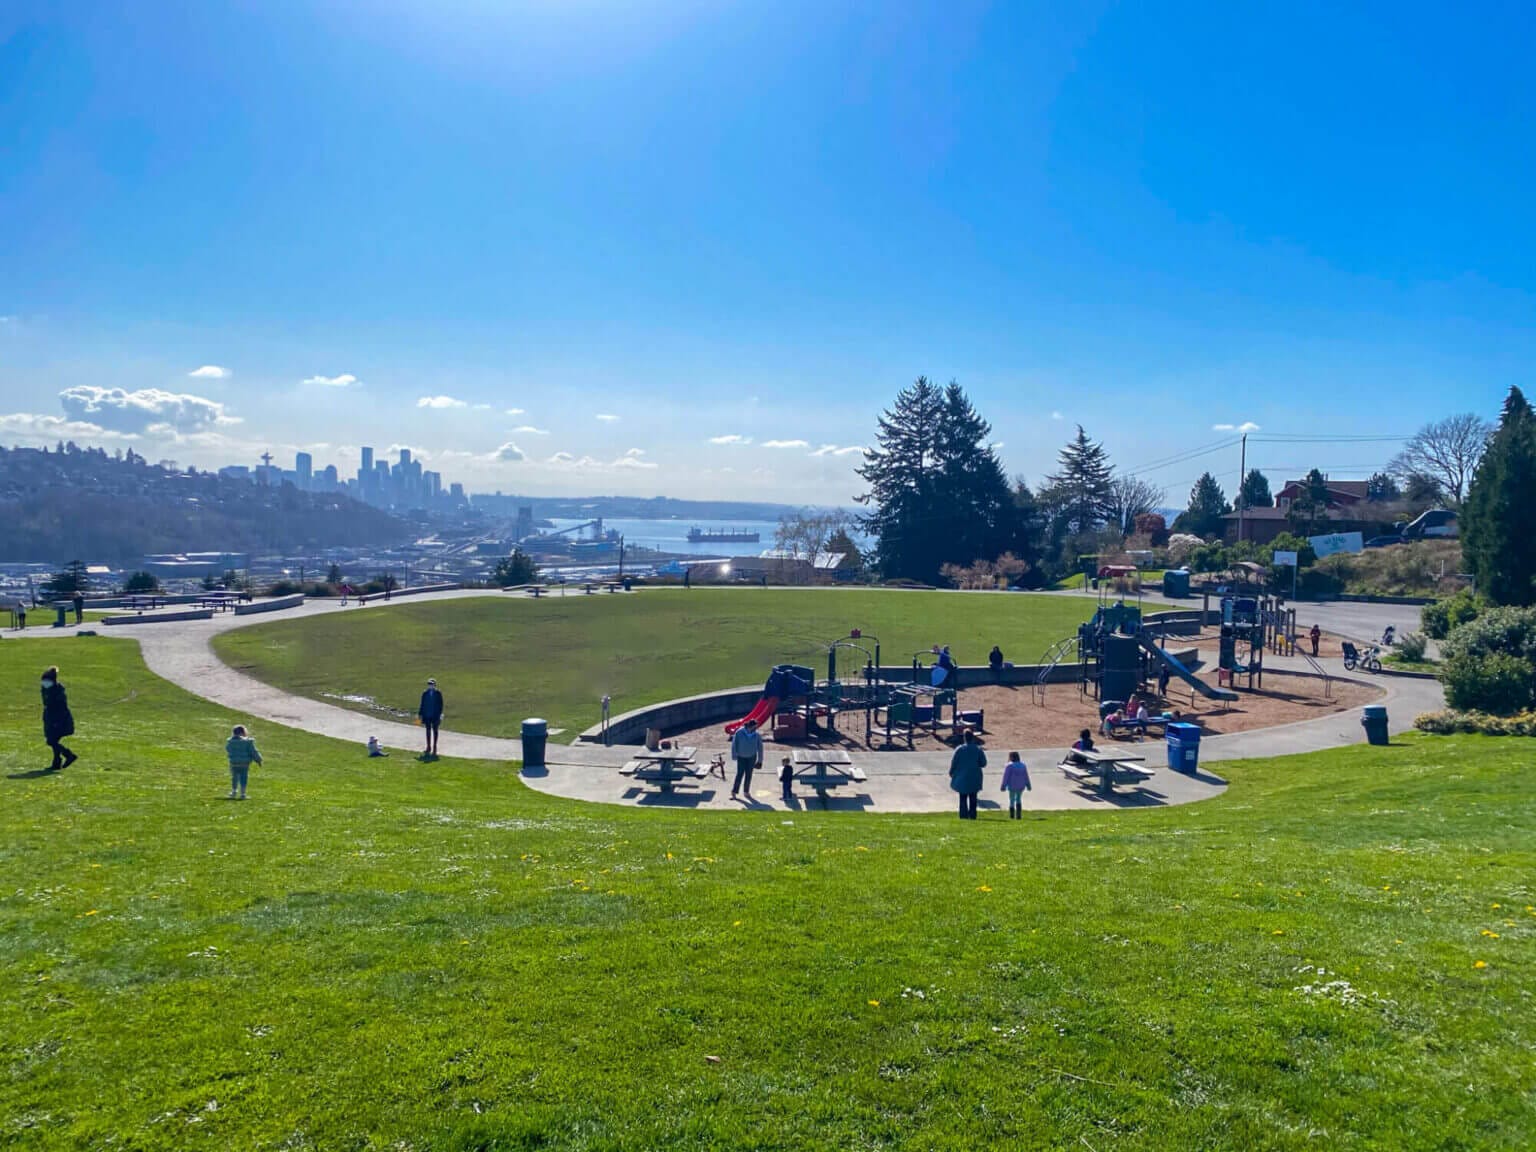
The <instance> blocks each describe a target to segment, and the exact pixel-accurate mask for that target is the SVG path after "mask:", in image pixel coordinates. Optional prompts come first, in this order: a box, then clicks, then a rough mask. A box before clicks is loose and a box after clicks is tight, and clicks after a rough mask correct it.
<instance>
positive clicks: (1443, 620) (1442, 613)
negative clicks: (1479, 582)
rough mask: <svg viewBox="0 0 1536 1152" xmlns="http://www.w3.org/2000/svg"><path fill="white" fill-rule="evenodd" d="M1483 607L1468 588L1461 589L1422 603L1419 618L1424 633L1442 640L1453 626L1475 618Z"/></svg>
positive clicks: (1456, 626) (1469, 621) (1458, 625)
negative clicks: (1442, 597) (1451, 594)
mask: <svg viewBox="0 0 1536 1152" xmlns="http://www.w3.org/2000/svg"><path fill="white" fill-rule="evenodd" d="M1484 607H1486V605H1484V604H1483V602H1482V601H1481V600H1479V599H1478V598H1477V597H1476V596H1474V595H1472V593H1471V591H1470V590H1469V589H1463V590H1462V591H1460V592H1458V593H1456V595H1454V596H1448V597H1446V598H1445V599H1443V600H1436V601H1435V602H1434V603H1433V604H1426V605H1424V610H1423V611H1422V612H1421V613H1419V619H1420V620H1421V621H1422V622H1423V625H1424V631H1425V633H1426V634H1428V635H1429V636H1431V637H1432V638H1434V639H1436V640H1444V639H1445V638H1446V637H1447V636H1449V635H1450V634H1451V630H1452V629H1453V628H1459V627H1460V626H1461V625H1463V624H1470V623H1471V622H1472V621H1473V620H1476V619H1477V617H1478V615H1479V614H1480V613H1481V612H1482V611H1483V609H1484Z"/></svg>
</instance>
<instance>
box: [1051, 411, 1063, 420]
mask: <svg viewBox="0 0 1536 1152" xmlns="http://www.w3.org/2000/svg"><path fill="white" fill-rule="evenodd" d="M1051 419H1052V420H1065V419H1066V417H1065V416H1063V415H1062V414H1061V413H1060V412H1052V413H1051Z"/></svg>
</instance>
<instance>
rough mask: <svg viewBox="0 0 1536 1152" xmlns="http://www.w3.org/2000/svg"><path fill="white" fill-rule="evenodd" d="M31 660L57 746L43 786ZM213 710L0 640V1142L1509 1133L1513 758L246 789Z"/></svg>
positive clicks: (1530, 839) (1373, 753)
mask: <svg viewBox="0 0 1536 1152" xmlns="http://www.w3.org/2000/svg"><path fill="white" fill-rule="evenodd" d="M24 643H25V647H23V644H24ZM13 649H15V650H19V651H22V652H24V653H25V656H26V658H25V659H17V658H16V655H17V652H16V651H13ZM54 662H56V663H58V664H59V665H60V666H61V668H62V669H63V673H64V679H65V682H66V684H67V685H68V686H69V689H70V694H71V700H72V702H73V704H74V705H75V709H76V713H77V716H78V718H79V722H80V725H79V727H80V732H79V735H78V737H77V739H76V740H75V741H74V744H75V746H76V747H77V749H78V750H79V751H80V752H81V753H82V755H83V759H82V760H81V761H80V763H79V764H77V765H76V766H74V767H72V768H70V769H69V770H67V771H66V772H64V773H62V774H59V775H38V774H36V769H37V768H38V767H39V766H41V765H42V764H44V763H45V762H46V761H45V757H46V752H45V750H44V749H43V748H42V745H41V742H40V739H39V735H38V727H39V724H38V714H37V713H38V709H37V706H36V691H37V689H36V669H37V668H38V667H41V666H42V665H44V664H46V663H54ZM234 719H236V717H235V716H233V715H232V714H230V713H227V712H225V711H222V710H220V709H217V708H214V707H211V706H208V705H206V704H203V703H201V702H199V701H196V700H194V699H192V698H190V697H188V696H186V695H185V694H183V693H182V692H180V691H179V690H177V689H174V688H172V687H170V686H168V685H167V684H165V683H163V682H161V681H159V680H156V679H154V678H153V677H150V676H149V675H148V674H147V673H146V672H145V671H144V670H143V668H142V665H141V664H140V662H139V660H138V657H137V653H136V650H135V648H134V647H133V646H132V645H131V643H130V642H128V641H124V640H116V639H107V638H99V639H94V640H92V639H82V640H66V639H62V638H60V639H58V640H52V641H47V642H41V641H29V642H21V641H17V642H14V643H6V642H0V736H3V739H0V768H3V772H4V774H5V776H4V778H3V779H0V788H3V793H0V796H3V802H0V875H3V877H4V883H3V885H0V1020H3V1022H4V1025H3V1027H0V1061H3V1067H4V1069H5V1074H4V1076H0V1145H5V1146H10V1147H21V1148H33V1147H57V1148H133V1149H187V1148H209V1149H225V1148H314V1149H334V1148H357V1149H373V1148H377V1149H385V1148H417V1149H426V1148H432V1149H437V1148H448V1149H468V1148H477V1149H478V1148H487V1149H488V1148H504V1149H510V1148H535V1147H537V1148H560V1149H565V1148H571V1149H621V1148H622V1149H645V1148H673V1149H697V1148H717V1149H737V1148H740V1149H748V1148H752V1149H761V1148H773V1149H808V1148H810V1149H821V1148H825V1149H845V1148H892V1149H896V1148H900V1149H908V1148H910V1149H930V1148H951V1149H973V1148H979V1147H988V1146H990V1147H1009V1148H1034V1147H1055V1148H1074V1149H1082V1148H1084V1147H1085V1146H1086V1147H1090V1148H1094V1149H1100V1150H1103V1149H1159V1150H1162V1149H1186V1148H1211V1149H1218V1148H1219V1149H1228V1148H1232V1149H1250V1148H1330V1149H1336V1148H1382V1149H1430V1148H1435V1149H1442V1148H1528V1147H1531V1146H1532V1145H1533V1143H1536V1112H1533V1103H1532V1101H1533V1092H1536V1063H1533V1060H1532V1049H1531V1043H1532V1035H1533V1033H1532V1020H1533V1013H1532V1000H1531V996H1532V992H1533V991H1536V982H1533V977H1536V950H1533V948H1532V937H1533V932H1536V913H1533V906H1536V893H1533V891H1532V886H1533V877H1536V801H1533V780H1536V777H1533V774H1532V763H1533V755H1532V751H1533V746H1532V744H1531V742H1529V741H1522V740H1514V739H1499V740H1493V739H1483V738H1476V737H1464V738H1453V739H1434V738H1428V737H1424V738H1417V739H1413V740H1410V741H1409V742H1407V743H1403V744H1397V745H1395V746H1393V747H1388V748H1379V749H1372V748H1366V747H1357V748H1351V749H1347V750H1343V751H1338V752H1334V753H1328V754H1323V755H1315V756H1309V757H1304V758H1297V759H1287V760H1283V761H1269V762H1251V763H1244V764H1232V765H1226V766H1224V770H1225V771H1226V772H1227V773H1228V774H1229V775H1230V776H1231V778H1232V786H1231V788H1230V789H1229V790H1228V791H1227V792H1226V793H1225V794H1224V795H1223V796H1222V797H1220V798H1219V799H1215V800H1212V801H1208V802H1205V803H1201V804H1196V805H1192V806H1187V807H1181V808H1175V809H1167V810H1142V811H1104V812H1080V813H1060V814H1052V815H1047V816H1037V817H1032V818H1030V819H1027V820H1025V821H1023V822H1020V823H1010V822H1008V821H1007V820H1005V819H1003V818H1002V816H1001V814H998V815H997V816H993V815H992V814H991V813H987V814H984V815H983V817H982V819H981V820H979V821H977V822H976V823H975V824H961V823H960V822H959V821H956V820H953V819H950V818H948V817H942V816H932V817H921V816H918V817H911V816H908V817H899V816H873V815H868V814H838V813H830V814H828V813H797V814H795V816H794V817H793V819H792V821H790V820H786V819H785V818H784V817H783V816H782V815H781V814H777V813H775V814H771V815H769V814H760V813H740V814H724V813H695V812H686V811H676V810H634V809H621V808H606V807H597V806H584V805H581V804H577V803H573V802H568V801H560V800H554V799H549V798H547V797H545V796H542V795H540V794H538V793H535V792H531V791H529V790H528V789H526V788H525V787H524V786H523V785H522V784H521V783H520V782H519V781H518V780H517V779H516V778H515V776H513V775H512V774H510V773H509V772H508V771H507V769H506V768H505V766H497V765H490V764H478V763H468V762H460V761H454V760H443V761H441V762H439V763H436V764H434V765H432V766H430V767H429V768H424V767H423V766H422V765H420V764H419V763H418V762H417V761H416V760H415V759H414V758H411V757H408V756H396V757H392V758H390V759H388V760H385V761H369V760H367V759H366V758H364V757H362V756H361V755H360V754H359V751H358V750H357V749H356V748H354V747H351V746H348V745H344V744H340V743H336V742H333V741H328V740H323V739H319V738H315V737H310V736H306V735H302V734H297V733H294V732H290V731H285V730H283V729H279V728H275V727H271V726H269V725H265V724H254V725H253V727H254V734H255V736H256V737H257V740H258V742H259V743H260V745H261V747H262V750H263V752H264V753H265V754H266V757H267V764H266V765H265V766H263V767H258V768H255V769H254V770H253V773H252V783H251V799H250V800H249V801H247V802H245V803H243V804H241V803H234V802H230V801H227V800H224V799H222V796H223V794H224V792H225V791H226V788H227V779H226V776H225V772H224V768H223V764H222V755H221V745H222V741H223V738H224V736H225V735H226V734H227V730H228V726H229V725H230V723H231V722H232V721H233V720H234Z"/></svg>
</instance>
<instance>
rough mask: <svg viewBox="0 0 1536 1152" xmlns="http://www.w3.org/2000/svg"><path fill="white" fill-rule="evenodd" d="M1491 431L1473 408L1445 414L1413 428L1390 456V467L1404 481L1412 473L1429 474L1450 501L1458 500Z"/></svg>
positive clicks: (1458, 501)
mask: <svg viewBox="0 0 1536 1152" xmlns="http://www.w3.org/2000/svg"><path fill="white" fill-rule="evenodd" d="M1492 434H1493V425H1492V424H1490V423H1488V421H1486V420H1484V419H1483V418H1482V417H1481V416H1479V415H1477V414H1476V413H1474V412H1463V413H1462V414H1461V415H1459V416H1447V417H1446V418H1445V419H1444V420H1436V421H1435V422H1434V423H1432V424H1426V425H1424V427H1422V428H1420V429H1419V430H1418V431H1417V432H1415V433H1414V435H1413V438H1412V439H1411V440H1409V441H1408V443H1407V444H1406V445H1404V447H1403V450H1402V451H1401V452H1399V453H1398V454H1397V455H1396V456H1394V457H1393V458H1392V463H1391V465H1390V470H1391V472H1392V474H1393V475H1394V476H1397V477H1399V478H1400V479H1402V480H1403V481H1404V482H1405V484H1406V483H1407V481H1408V480H1409V478H1410V477H1413V476H1415V475H1418V476H1428V477H1430V478H1431V479H1432V480H1434V481H1435V482H1436V483H1437V484H1438V485H1439V486H1440V490H1441V491H1442V492H1444V493H1445V495H1446V497H1447V498H1448V499H1449V500H1450V501H1451V503H1453V504H1460V503H1461V498H1462V497H1463V496H1465V495H1466V493H1467V485H1468V484H1470V483H1471V482H1472V473H1474V472H1476V471H1477V465H1478V462H1479V461H1480V460H1482V458H1483V450H1484V449H1485V448H1487V447H1488V437H1489V436H1491V435H1492Z"/></svg>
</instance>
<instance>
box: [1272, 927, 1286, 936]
mask: <svg viewBox="0 0 1536 1152" xmlns="http://www.w3.org/2000/svg"><path fill="white" fill-rule="evenodd" d="M1270 935H1271V936H1284V935H1285V929H1284V928H1276V929H1275V930H1274V931H1273V932H1271V933H1270Z"/></svg>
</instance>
